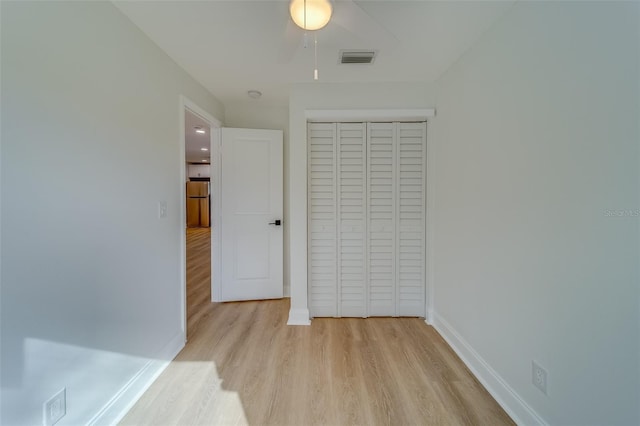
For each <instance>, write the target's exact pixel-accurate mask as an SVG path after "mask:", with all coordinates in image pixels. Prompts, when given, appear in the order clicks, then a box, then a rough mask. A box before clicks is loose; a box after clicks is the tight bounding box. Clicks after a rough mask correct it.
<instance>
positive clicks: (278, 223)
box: [269, 219, 281, 226]
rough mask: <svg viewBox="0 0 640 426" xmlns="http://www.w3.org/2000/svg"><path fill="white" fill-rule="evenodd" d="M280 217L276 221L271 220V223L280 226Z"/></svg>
mask: <svg viewBox="0 0 640 426" xmlns="http://www.w3.org/2000/svg"><path fill="white" fill-rule="evenodd" d="M280 223H281V222H280V219H276V220H275V222H269V225H275V226H280Z"/></svg>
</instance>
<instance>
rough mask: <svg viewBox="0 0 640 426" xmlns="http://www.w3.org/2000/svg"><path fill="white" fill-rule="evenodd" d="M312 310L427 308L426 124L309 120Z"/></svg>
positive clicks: (364, 312)
mask: <svg viewBox="0 0 640 426" xmlns="http://www.w3.org/2000/svg"><path fill="white" fill-rule="evenodd" d="M308 139H309V142H308V143H309V145H308V158H309V164H308V168H309V181H308V182H309V187H308V191H309V192H308V194H309V205H308V209H309V210H308V215H309V235H308V238H309V263H308V270H309V276H308V279H309V309H310V313H311V315H312V316H314V317H321V316H338V317H366V316H424V315H425V270H424V269H425V254H426V253H425V191H424V188H425V176H426V124H425V123H368V124H364V123H310V124H309V125H308Z"/></svg>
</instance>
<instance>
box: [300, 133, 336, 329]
mask: <svg viewBox="0 0 640 426" xmlns="http://www.w3.org/2000/svg"><path fill="white" fill-rule="evenodd" d="M307 132H308V135H307V136H308V147H307V149H308V165H307V167H308V170H309V177H308V188H307V190H308V194H309V195H308V206H307V207H308V218H309V220H308V250H309V255H308V258H309V262H308V265H307V268H308V277H307V278H308V281H309V310H310V313H311V315H312V316H315V317H334V316H338V297H337V288H338V287H337V260H338V252H337V238H336V237H337V208H336V199H337V197H336V126H335V124H327V123H309V125H308V128H307Z"/></svg>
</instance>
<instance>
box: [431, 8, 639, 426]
mask: <svg viewBox="0 0 640 426" xmlns="http://www.w3.org/2000/svg"><path fill="white" fill-rule="evenodd" d="M639 7H640V5H639V4H638V3H637V2H634V3H630V2H627V3H623V2H609V3H599V2H569V3H562V2H534V3H529V2H520V3H518V4H517V5H516V6H515V7H514V9H513V10H512V11H511V12H510V13H509V14H508V16H507V17H506V18H505V19H503V20H502V21H501V22H500V23H499V24H498V25H496V26H495V27H494V28H493V29H492V30H491V31H490V32H489V33H487V34H486V35H485V36H484V37H483V39H482V40H481V41H480V42H479V43H477V44H476V45H475V46H474V47H473V48H472V49H471V50H470V51H469V52H467V54H466V55H465V56H463V58H462V59H461V60H459V61H458V62H457V63H456V65H455V66H453V67H452V68H451V69H450V70H449V71H448V72H447V73H446V75H445V76H444V77H443V78H442V79H441V80H440V81H439V84H438V95H437V96H438V97H437V105H436V106H437V111H438V114H437V117H436V119H435V120H434V123H435V124H434V126H435V138H434V139H432V140H431V141H433V142H435V150H434V153H435V154H434V155H435V158H432V159H431V160H432V161H431V162H430V166H434V167H435V171H434V172H433V174H434V175H435V177H436V182H435V186H436V193H435V197H434V194H431V198H430V201H429V202H431V203H434V204H433V205H432V207H433V206H435V218H434V223H435V226H434V227H435V236H434V238H435V240H434V247H435V253H434V256H435V258H434V264H435V271H433V272H434V278H435V281H434V285H435V295H434V297H435V301H434V303H435V324H436V326H437V327H438V329H439V330H440V331H441V332H442V333H443V334H444V335H445V336H446V337H447V338H448V339H449V340H450V341H451V342H453V343H454V344H455V345H456V346H457V349H458V350H460V351H461V353H462V354H463V355H465V356H466V357H467V358H468V361H470V364H471V365H472V366H474V368H475V369H476V371H477V372H478V373H480V376H481V378H482V379H483V381H485V383H489V384H490V385H491V384H493V386H492V387H493V391H495V392H496V395H497V396H498V398H499V399H501V400H502V401H503V402H507V405H510V407H511V409H512V414H514V415H515V416H516V417H518V418H519V419H520V420H521V421H523V422H525V423H530V422H533V421H539V420H542V421H546V422H548V423H550V424H583V425H585V424H609V425H611V424H627V425H630V424H639V423H640V414H639V408H638V407H639V401H640V368H639V367H640V366H639V360H640V350H639V337H640V330H639V327H640V316H639V312H638V310H639V304H640V299H639V293H638V292H639V287H640V284H639V283H640V273H639V270H638V268H639V266H638V265H639V264H640V251H639V240H640V238H639V236H640V230H639V220H640V218H639V210H638V209H640V199H639V197H640V179H639V177H640V176H639V170H640V161H639V160H640V157H639V140H640V132H639V129H638V117H640V109H639V99H640V90H639V89H640V87H639V81H640V78H639V76H640V68H639V65H638V64H639V52H640V49H639V47H640V46H639V43H640V42H639V40H640V37H639V35H640V27H639V13H640V10H639ZM623 210H624V211H623ZM627 210H629V211H628V212H627ZM612 215H613V216H612ZM618 215H621V217H618ZM532 360H536V361H537V362H539V363H540V364H541V365H542V366H543V367H544V368H546V369H547V371H548V396H545V395H543V394H542V393H541V392H539V391H538V390H537V389H536V388H534V387H533V385H532V384H531V361H532ZM483 362H485V363H486V364H483ZM492 373H494V375H493V376H492ZM500 380H502V381H503V382H502V383H500ZM518 398H520V399H518ZM536 413H537V415H539V417H540V418H538V419H536V417H535V415H536Z"/></svg>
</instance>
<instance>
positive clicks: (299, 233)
mask: <svg viewBox="0 0 640 426" xmlns="http://www.w3.org/2000/svg"><path fill="white" fill-rule="evenodd" d="M434 99H435V90H434V87H433V86H431V85H428V84H422V83H361V84H352V83H351V84H330V83H321V82H316V83H310V84H299V85H295V86H294V87H293V88H292V91H291V95H290V99H289V162H288V163H289V197H290V198H289V226H290V228H289V230H290V231H289V251H290V260H289V268H290V283H291V312H290V315H289V323H292V324H294V323H296V324H303V323H304V322H305V321H308V318H309V310H308V307H307V116H306V111H307V110H319V109H320V110H322V109H335V110H345V109H369V110H371V109H420V108H432V107H433V105H434V102H435V101H434Z"/></svg>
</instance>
